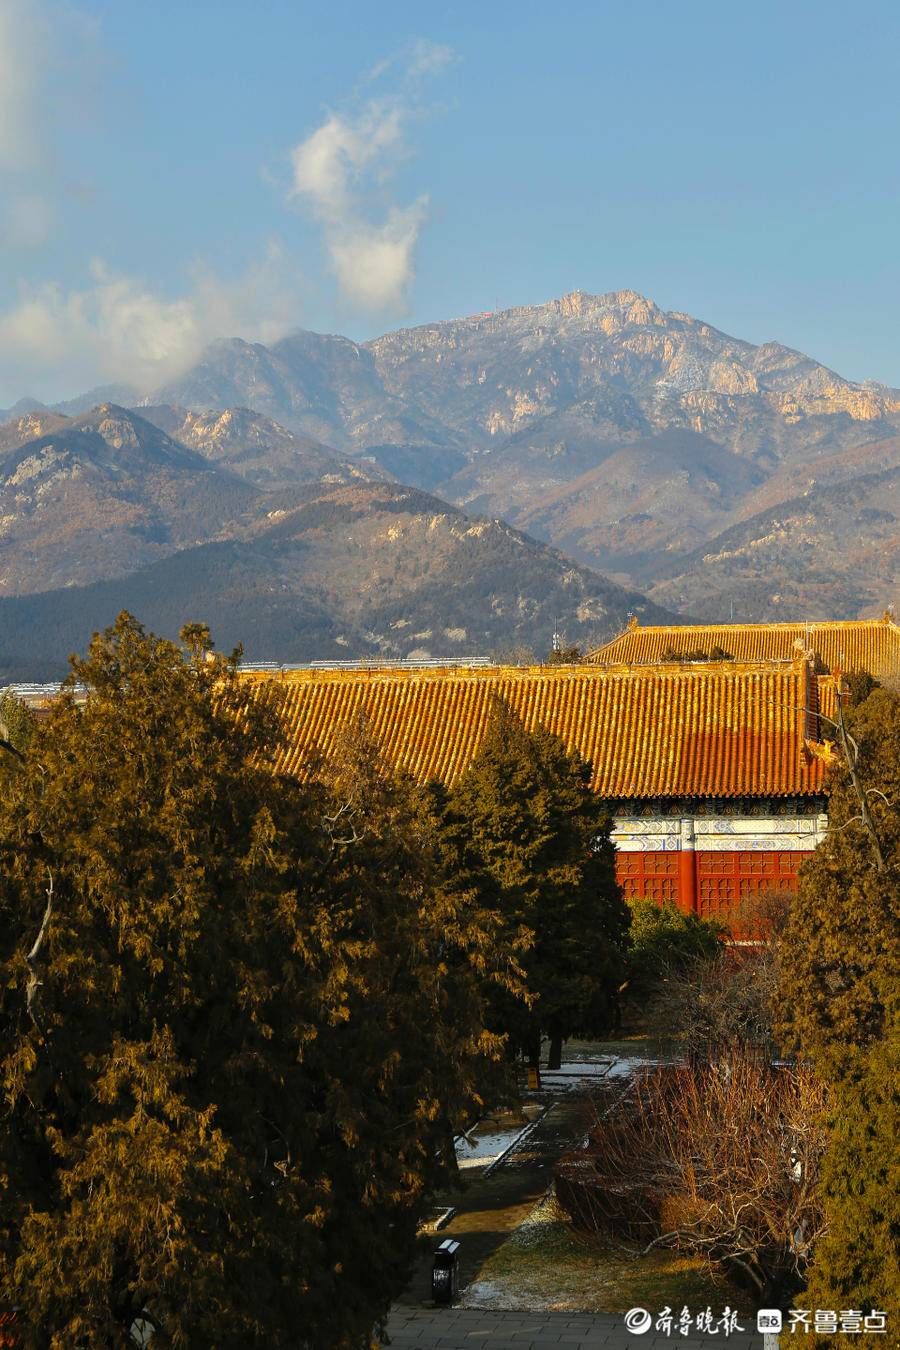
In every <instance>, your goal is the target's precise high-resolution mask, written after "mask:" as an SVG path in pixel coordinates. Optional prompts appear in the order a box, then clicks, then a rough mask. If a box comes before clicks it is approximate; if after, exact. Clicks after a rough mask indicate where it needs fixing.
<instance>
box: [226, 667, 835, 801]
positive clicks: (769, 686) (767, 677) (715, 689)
mask: <svg viewBox="0 0 900 1350" xmlns="http://www.w3.org/2000/svg"><path fill="white" fill-rule="evenodd" d="M247 678H249V679H253V680H255V681H256V682H257V683H258V684H259V687H260V692H262V691H264V690H265V689H266V688H267V687H268V682H269V681H275V682H277V683H278V684H279V685H281V686H282V687H283V689H284V692H285V696H286V715H287V719H288V725H289V733H290V735H289V739H290V744H289V748H288V749H287V750H286V751H284V752H283V753H282V756H281V759H280V762H279V764H278V768H279V770H280V771H282V772H287V773H293V774H298V775H301V776H302V775H303V773H304V765H305V763H306V762H307V760H308V757H309V755H310V753H311V752H313V751H322V752H325V753H326V754H327V753H328V752H329V751H330V750H332V749H333V748H334V746H335V744H336V743H337V741H338V740H339V738H340V736H341V735H342V732H343V729H344V728H345V727H346V726H347V725H348V724H351V723H352V722H353V721H354V719H355V718H356V717H357V715H358V714H359V713H362V714H364V716H365V718H366V719H367V721H368V724H369V726H370V727H371V729H372V731H373V732H374V734H375V736H376V737H377V738H378V740H379V741H380V742H381V744H382V746H383V747H384V751H385V753H386V755H387V758H388V760H389V762H390V763H391V764H393V765H395V766H397V767H400V768H403V769H405V770H407V771H408V772H409V773H411V774H412V775H413V776H414V777H415V778H416V779H417V780H418V781H419V782H420V783H422V782H426V781H428V780H429V779H432V778H437V779H441V780H443V781H444V782H445V783H452V782H453V781H454V780H455V779H456V778H458V777H459V775H460V774H461V773H462V772H463V770H464V769H465V768H466V767H467V765H468V764H469V763H470V761H471V759H472V757H473V755H474V754H475V752H476V750H477V748H478V746H479V744H480V743H481V740H482V738H483V736H484V731H485V727H486V725H487V721H488V717H489V714H490V707H491V700H492V696H493V695H495V694H499V695H500V696H501V697H502V698H504V699H505V700H506V702H507V703H508V704H509V705H510V707H511V708H512V709H513V710H514V711H515V712H516V713H517V714H518V716H519V717H520V718H521V719H522V721H523V723H524V724H525V726H526V727H528V728H530V729H533V728H534V727H537V726H538V725H540V726H544V727H547V728H548V730H550V731H552V732H555V733H556V734H557V735H559V736H560V737H561V738H562V740H563V741H564V742H565V744H566V745H567V746H568V747H569V748H570V749H574V750H578V751H579V752H580V754H581V755H582V756H583V757H584V758H585V759H586V760H588V761H589V762H590V764H591V765H592V768H593V774H592V785H593V787H594V789H595V791H597V792H598V793H599V794H601V795H602V796H603V797H606V798H611V799H613V798H622V797H628V798H630V797H660V796H705V797H706V796H708V797H733V796H743V795H746V794H750V795H760V796H769V795H792V794H795V793H796V794H807V793H814V792H819V791H821V790H822V785H823V781H824V772H825V770H824V766H823V764H822V763H821V762H820V761H817V760H816V759H815V757H814V756H813V755H812V754H810V752H809V751H808V749H807V748H806V747H805V745H804V741H805V740H806V739H807V738H812V739H813V740H816V739H818V725H817V723H816V719H815V717H814V716H813V717H811V716H810V714H809V711H808V710H809V707H810V701H811V700H812V702H813V704H814V702H815V684H814V681H813V679H812V677H811V675H810V667H809V664H808V663H807V662H806V661H803V660H801V659H797V660H796V661H793V662H782V663H772V662H764V663H757V664H743V665H738V664H735V663H733V662H721V663H716V664H709V665H703V666H700V667H692V666H684V665H681V664H678V665H662V666H653V667H644V668H640V669H628V668H624V667H614V668H605V667H599V666H585V665H580V666H550V667H547V666H538V667H535V666H532V667H522V668H520V667H508V666H507V667H503V666H499V667H490V668H488V669H477V670H471V669H469V670H465V669H463V670H460V669H455V670H417V671H396V670H391V671H378V670H371V671H359V670H353V671H346V670H344V671H319V670H303V671H286V672H284V673H283V674H279V675H254V676H248V677H247Z"/></svg>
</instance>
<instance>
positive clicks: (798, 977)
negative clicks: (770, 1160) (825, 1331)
mask: <svg viewBox="0 0 900 1350" xmlns="http://www.w3.org/2000/svg"><path fill="white" fill-rule="evenodd" d="M845 716H846V727H847V732H848V737H847V740H846V753H844V754H842V761H843V762H842V765H841V767H840V768H839V770H838V771H837V772H836V774H835V777H834V781H833V785H832V790H831V797H830V803H829V812H828V815H829V828H828V837H827V839H826V840H825V842H824V843H823V844H821V845H820V846H819V848H818V849H817V850H816V853H815V854H814V856H813V857H812V858H811V859H810V860H809V861H808V862H807V863H805V865H804V867H803V869H802V872H801V880H800V890H799V893H798V895H797V897H796V900H795V903H794V905H793V906H792V909H791V913H790V917H789V920H788V923H787V926H786V929H785V931H784V934H783V937H782V940H781V943H780V949H779V959H780V966H781V972H780V981H779V990H778V1009H777V1012H778V1022H779V1026H778V1029H777V1030H778V1035H779V1039H780V1043H781V1046H782V1049H783V1050H784V1051H786V1052H789V1053H792V1054H794V1055H797V1056H798V1057H801V1058H803V1059H804V1060H807V1061H809V1062H811V1063H812V1064H813V1066H814V1067H815V1068H816V1069H817V1070H818V1072H819V1073H820V1074H821V1075H822V1077H823V1078H824V1079H825V1081H826V1083H827V1084H828V1087H829V1107H828V1117H829V1120H828V1123H829V1146H828V1151H827V1154H826V1157H825V1161H824V1166H823V1186H824V1192H825V1210H826V1218H827V1221H828V1234H827V1236H826V1237H825V1238H824V1239H823V1241H822V1242H821V1243H820V1244H819V1247H818V1249H817V1251H816V1253H815V1256H814V1261H813V1266H812V1270H811V1276H810V1282H809V1288H808V1291H807V1292H806V1294H804V1296H803V1303H804V1306H805V1307H820V1308H834V1309H841V1308H847V1309H858V1308H867V1309H871V1308H872V1307H876V1308H879V1309H883V1308H886V1307H890V1308H893V1309H894V1318H895V1319H896V1317H897V1315H898V1311H897V1298H898V1291H900V1269H898V1262H897V1251H898V1240H900V1206H898V1199H897V1197H898V1195H900V1185H898V1181H900V1173H898V1164H897V1138H898V1135H900V1115H898V1083H900V699H898V698H897V696H896V695H893V694H891V693H889V692H888V691H887V690H886V689H881V688H876V689H874V691H872V692H871V693H870V695H869V697H868V698H866V699H865V701H864V702H862V703H861V704H859V705H858V706H857V707H854V708H851V709H849V710H848V711H847V712H846V714H845ZM838 739H839V743H840V741H841V740H842V739H843V738H841V737H840V736H839V738H838ZM857 751H858V756H857ZM848 755H849V758H848ZM854 760H855V764H854V771H853V773H851V770H850V764H851V763H853V761H854ZM854 778H855V780H856V781H855V782H854ZM895 1329H896V1328H895ZM889 1331H890V1327H889Z"/></svg>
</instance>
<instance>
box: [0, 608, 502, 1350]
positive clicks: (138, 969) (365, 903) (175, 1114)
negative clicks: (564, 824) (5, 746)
mask: <svg viewBox="0 0 900 1350" xmlns="http://www.w3.org/2000/svg"><path fill="white" fill-rule="evenodd" d="M183 637H184V639H185V641H186V647H187V649H186V650H185V649H183V648H178V647H177V646H175V645H174V644H172V643H169V642H165V641H160V640H157V639H156V638H154V637H152V636H150V635H148V634H147V633H145V632H144V630H143V629H142V628H141V627H140V625H139V624H138V623H136V621H135V620H134V619H132V618H131V617H130V616H128V615H122V616H120V618H119V620H118V621H117V623H116V624H115V626H114V627H113V628H112V629H110V630H107V632H106V633H105V634H102V635H99V636H98V637H96V638H95V639H94V641H93V643H92V644H91V648H90V651H89V654H88V656H87V658H86V659H85V660H81V661H76V662H75V663H74V672H73V681H74V680H76V679H77V680H78V681H80V682H81V683H83V684H85V685H87V686H88V689H89V691H90V693H89V696H88V698H87V700H86V701H85V702H79V701H78V699H77V697H76V694H75V690H74V688H69V689H68V690H67V691H66V692H65V693H64V695H63V697H62V698H61V699H60V700H59V701H58V702H57V703H56V705H55V706H54V707H53V709H52V710H51V712H50V714H49V716H48V717H47V718H46V719H43V720H41V721H40V722H39V723H38V724H37V726H36V727H35V728H34V731H33V734H32V737H31V739H30V742H29V744H28V747H27V750H26V754H25V759H24V761H23V762H22V763H21V764H20V765H19V766H18V768H17V769H16V770H15V772H13V773H11V774H10V775H9V777H8V779H7V784H6V791H5V792H4V794H3V797H2V800H0V1055H2V1059H0V1074H2V1089H3V1093H2V1101H0V1307H2V1306H3V1305H4V1304H6V1305H7V1306H8V1305H18V1306H19V1307H20V1308H21V1314H20V1323H19V1325H20V1327H21V1333H20V1339H21V1342H22V1344H23V1346H28V1347H32V1346H33V1347H37V1346H41V1347H47V1346H50V1347H53V1348H54V1350H57V1348H58V1350H62V1347H65V1350H71V1348H72V1347H95V1346H97V1347H99V1346H104V1347H106V1346H119V1345H126V1344H128V1343H129V1341H128V1329H129V1328H130V1327H131V1326H132V1325H133V1324H134V1322H135V1320H136V1319H143V1320H144V1321H145V1322H146V1323H147V1324H149V1325H150V1326H152V1328H153V1329H154V1330H153V1338H152V1342H151V1344H152V1346H153V1347H154V1350H155V1347H157V1346H174V1345H181V1346H190V1347H195V1346H196V1347H201V1346H203V1347H206V1346H217V1347H230V1346H235V1347H236V1346H241V1347H246V1346H265V1347H282V1346H283V1347H291V1350H298V1348H299V1350H303V1347H308V1348H309V1350H326V1348H327V1347H338V1346H347V1347H351V1346H352V1347H356V1346H362V1345H367V1344H368V1343H369V1339H370V1334H371V1330H372V1327H373V1325H374V1323H375V1322H376V1321H377V1320H378V1319H379V1318H380V1317H381V1316H383V1314H384V1313H385V1311H386V1309H387V1306H388V1303H389V1301H390V1299H391V1298H392V1297H393V1296H395V1295H396V1293H397V1292H398V1291H399V1289H400V1288H401V1287H402V1284H403V1281H404V1278H405V1275H406V1271H407V1268H408V1265H409V1262H410V1259H411V1254H412V1250H413V1242H414V1234H415V1229H416V1223H417V1220H418V1218H419V1217H420V1215H421V1213H422V1209H423V1205H424V1203H425V1200H426V1197H427V1192H428V1188H429V1186H431V1185H432V1184H433V1183H434V1182H435V1180H436V1178H437V1177H438V1175H439V1172H440V1168H441V1166H442V1162H441V1157H440V1156H439V1155H440V1154H441V1153H442V1152H443V1153H444V1154H445V1153H446V1146H447V1141H448V1137H449V1134H450V1131H451V1129H452V1126H453V1123H454V1119H455V1117H456V1116H457V1115H468V1114H470V1113H471V1112H472V1111H473V1110H474V1109H477V1106H478V1102H479V1092H480V1089H481V1087H482V1085H483V1083H484V1081H485V1075H486V1074H487V1073H489V1071H490V1063H491V1058H492V1056H496V1054H497V1052H498V1046H497V1042H496V1040H495V1038H492V1037H491V1036H490V1035H488V1034H486V1033H485V1032H484V1031H483V1025H482V1016H481V1004H480V999H481V993H480V991H481V990H482V989H484V988H485V987H487V984H488V983H489V982H490V978H491V976H492V972H494V971H495V969H496V970H497V978H499V979H501V980H504V979H505V978H506V977H505V975H504V974H503V971H502V970H501V969H500V968H499V963H498V958H497V952H496V941H495V936H494V931H493V930H492V927H491V919H490V916H485V915H483V914H481V913H480V912H479V911H477V910H476V909H474V908H473V907H471V906H469V905H467V904H466V903H464V902H463V901H462V900H461V899H460V898H459V897H457V896H455V895H452V894H449V893H445V890H444V889H442V883H441V878H440V874H439V872H438V869H437V865H436V862H435V861H434V857H433V845H432V836H433V834H434V829H435V826H434V822H433V818H432V817H431V816H430V815H429V809H428V807H427V804H426V803H424V802H423V801H422V800H420V799H419V798H416V797H415V796H414V794H413V793H412V790H411V789H409V788H408V787H407V786H404V785H399V786H396V787H392V785H391V784H390V783H389V782H388V781H387V780H386V779H385V776H384V775H383V773H382V772H381V767H380V765H379V764H378V763H377V762H376V761H375V759H374V756H373V752H372V750H371V747H368V748H367V747H366V746H365V745H363V746H362V747H359V746H357V747H356V748H355V749H352V748H351V749H352V753H351V749H348V750H347V752H346V753H347V756H349V758H346V757H345V761H346V762H345V763H344V764H343V766H341V765H337V766H334V767H333V768H331V769H329V770H328V774H327V775H326V776H325V777H323V780H322V781H321V782H319V783H317V784H316V785H314V786H312V787H310V788H303V787H300V786H298V784H297V783H296V782H294V781H293V780H287V779H279V778H277V777H276V776H275V775H274V774H273V773H272V772H271V756H272V753H273V751H274V750H275V748H276V746H277V741H278V735H279V726H278V700H277V691H276V690H275V689H274V688H273V690H272V691H271V692H270V696H269V698H268V699H258V700H256V701H249V702H248V700H247V695H246V686H245V684H244V683H243V682H242V681H240V680H239V679H238V678H237V676H236V673H235V660H234V658H231V659H228V660H224V659H222V658H219V657H213V656H212V654H211V653H210V651H209V641H208V635H207V634H206V632H205V630H203V629H202V628H199V627H194V628H192V629H191V630H186V631H185V633H184V635H183ZM354 755H355V757H356V758H355V760H354V759H353V756H354ZM483 919H484V920H485V923H484V924H482V920H483ZM495 928H496V923H495V924H494V929H495ZM485 977H487V980H486V979H485ZM507 983H508V981H507Z"/></svg>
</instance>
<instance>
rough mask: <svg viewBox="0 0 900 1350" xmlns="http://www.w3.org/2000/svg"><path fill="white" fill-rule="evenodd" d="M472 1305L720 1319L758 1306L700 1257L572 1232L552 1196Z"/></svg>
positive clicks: (481, 1283) (473, 1289) (487, 1266)
mask: <svg viewBox="0 0 900 1350" xmlns="http://www.w3.org/2000/svg"><path fill="white" fill-rule="evenodd" d="M464 1302H465V1304H466V1305H467V1306H470V1307H494V1308H521V1309H523V1310H526V1311H538V1310H549V1311H554V1310H559V1311H563V1310H564V1311H573V1312H574V1311H578V1312H604V1313H620V1314H621V1313H624V1312H627V1311H628V1309H629V1308H633V1307H644V1308H647V1309H649V1310H651V1311H653V1312H661V1311H662V1309H663V1308H664V1307H666V1306H668V1307H670V1308H672V1309H673V1310H674V1312H675V1313H676V1314H677V1313H678V1312H679V1311H680V1310H681V1308H683V1307H687V1308H688V1309H690V1311H691V1313H692V1314H694V1315H696V1314H697V1313H699V1312H702V1311H703V1310H704V1309H706V1308H707V1307H709V1308H711V1309H712V1310H713V1312H714V1313H715V1314H716V1315H717V1316H719V1315H721V1313H722V1312H723V1310H724V1308H725V1306H726V1305H728V1306H729V1307H731V1308H736V1309H737V1310H738V1311H739V1312H741V1313H744V1314H746V1315H748V1316H749V1315H750V1314H751V1313H754V1312H755V1304H753V1303H752V1302H751V1301H750V1299H749V1297H748V1296H747V1295H746V1294H745V1293H743V1292H742V1291H740V1290H736V1289H735V1288H734V1287H733V1286H732V1285H731V1283H730V1282H729V1281H727V1280H725V1279H724V1278H720V1277H718V1276H717V1275H715V1274H714V1273H713V1272H712V1271H711V1270H710V1268H709V1266H708V1265H707V1263H706V1262H705V1261H704V1260H703V1259H702V1258H701V1257H694V1256H685V1255H681V1254H679V1253H677V1252H668V1251H660V1250H659V1249H655V1250H654V1251H652V1252H650V1253H648V1255H647V1256H644V1257H635V1256H630V1255H629V1254H628V1253H626V1252H623V1251H622V1250H621V1249H620V1248H618V1247H616V1246H613V1245H601V1244H599V1243H597V1242H594V1241H588V1240H587V1239H582V1238H580V1237H578V1236H577V1235H576V1234H574V1233H573V1232H572V1230H571V1229H570V1228H569V1227H568V1225H567V1223H566V1222H565V1219H564V1216H563V1214H562V1212H561V1211H560V1210H559V1208H558V1207H557V1204H556V1200H555V1199H554V1198H553V1196H548V1197H545V1199H543V1200H542V1201H541V1202H540V1204H539V1205H537V1206H536V1208H535V1209H534V1210H533V1211H532V1213H531V1214H530V1215H529V1217H528V1219H526V1221H525V1222H524V1223H523V1224H521V1225H520V1227H518V1228H517V1229H516V1230H515V1232H514V1233H512V1234H511V1236H510V1237H509V1238H508V1239H507V1240H506V1242H504V1243H503V1244H502V1245H501V1246H500V1247H499V1248H498V1249H497V1250H496V1251H495V1252H494V1254H493V1255H492V1256H490V1257H489V1258H488V1260H487V1261H486V1262H485V1263H484V1265H483V1266H482V1267H481V1269H480V1270H479V1272H478V1276H477V1278H476V1280H475V1281H474V1282H473V1283H472V1284H471V1285H470V1286H469V1288H468V1289H467V1291H466V1295H465V1299H464Z"/></svg>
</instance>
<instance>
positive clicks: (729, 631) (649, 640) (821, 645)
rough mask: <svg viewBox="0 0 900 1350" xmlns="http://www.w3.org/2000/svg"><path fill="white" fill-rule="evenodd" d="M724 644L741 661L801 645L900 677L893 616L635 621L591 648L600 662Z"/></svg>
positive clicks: (842, 664)
mask: <svg viewBox="0 0 900 1350" xmlns="http://www.w3.org/2000/svg"><path fill="white" fill-rule="evenodd" d="M714 647H719V648H721V649H722V651H725V652H727V653H728V655H729V656H730V657H732V658H733V659H734V660H735V661H771V660H782V661H784V660H787V661H790V660H792V659H793V658H794V657H796V656H797V654H798V652H799V651H801V650H807V649H808V650H812V651H814V652H817V653H818V654H819V656H821V658H822V660H823V661H824V662H825V664H826V665H827V666H828V668H829V670H842V671H850V670H867V671H868V672H869V674H870V675H874V676H875V678H876V679H878V680H891V681H895V680H900V628H898V626H897V625H896V624H895V623H894V621H893V619H892V618H891V617H890V616H889V615H885V616H884V618H881V619H858V620H857V619H854V620H848V621H846V622H834V623H808V624H805V623H733V624H729V623H721V624H690V625H685V627H683V628H679V627H676V626H672V627H653V628H650V627H648V628H642V627H640V626H639V625H638V624H636V623H634V622H632V624H631V625H630V626H629V627H628V628H626V629H625V631H624V632H623V633H620V634H619V636H618V637H615V638H613V639H612V641H611V642H607V643H606V644H605V645H604V646H603V647H599V648H598V649H597V650H596V651H595V652H591V654H590V656H589V657H588V660H589V661H591V662H595V663H596V664H598V665H604V666H608V665H618V664H620V663H625V664H626V665H640V666H644V665H650V664H653V663H654V662H657V661H664V660H673V659H675V658H674V656H673V653H678V654H680V653H682V652H684V653H687V652H692V651H697V650H700V651H705V652H709V651H711V650H712V648H714Z"/></svg>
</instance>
